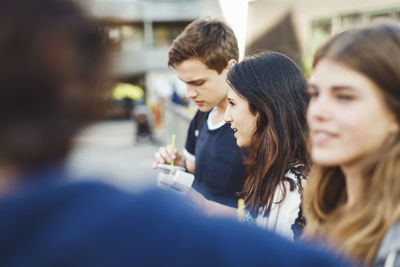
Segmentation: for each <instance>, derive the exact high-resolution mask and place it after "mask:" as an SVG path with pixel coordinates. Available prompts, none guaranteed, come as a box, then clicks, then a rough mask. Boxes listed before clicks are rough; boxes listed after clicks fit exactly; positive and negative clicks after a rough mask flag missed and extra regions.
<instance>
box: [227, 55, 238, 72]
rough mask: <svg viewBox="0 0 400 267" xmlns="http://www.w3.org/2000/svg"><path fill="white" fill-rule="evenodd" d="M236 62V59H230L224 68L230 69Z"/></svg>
mask: <svg viewBox="0 0 400 267" xmlns="http://www.w3.org/2000/svg"><path fill="white" fill-rule="evenodd" d="M236 63H237V61H236V59H233V58H232V59H230V60H229V61H228V65H227V66H226V68H227V69H228V70H230V69H231V68H232V67H233V65H235V64H236Z"/></svg>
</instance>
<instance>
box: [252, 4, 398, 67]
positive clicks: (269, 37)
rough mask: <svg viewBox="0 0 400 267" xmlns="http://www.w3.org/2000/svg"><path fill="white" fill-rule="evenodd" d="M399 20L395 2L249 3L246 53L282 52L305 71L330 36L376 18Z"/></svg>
mask: <svg viewBox="0 0 400 267" xmlns="http://www.w3.org/2000/svg"><path fill="white" fill-rule="evenodd" d="M381 18H393V19H397V20H400V1H399V0H353V1H348V0H324V1H321V0H252V1H249V3H248V22H247V35H246V54H251V53H253V52H258V51H261V50H264V49H270V50H275V51H279V52H283V53H285V54H287V55H288V56H290V57H291V58H292V59H294V60H295V61H296V62H297V63H299V64H301V65H302V66H303V68H304V69H305V71H306V72H309V69H310V65H311V61H312V56H313V54H314V52H315V50H316V49H317V48H318V47H319V46H320V45H321V44H322V43H323V42H324V41H325V40H326V39H327V38H328V37H329V36H331V35H332V34H334V33H336V32H338V31H341V30H343V29H345V28H347V27H350V26H353V25H360V24H367V23H370V22H372V21H374V20H376V19H381Z"/></svg>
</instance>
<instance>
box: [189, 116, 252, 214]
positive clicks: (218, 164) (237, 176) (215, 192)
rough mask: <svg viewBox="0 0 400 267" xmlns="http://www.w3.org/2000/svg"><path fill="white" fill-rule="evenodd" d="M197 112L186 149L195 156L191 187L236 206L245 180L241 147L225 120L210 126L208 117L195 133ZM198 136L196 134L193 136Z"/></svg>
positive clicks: (208, 196) (191, 124)
mask: <svg viewBox="0 0 400 267" xmlns="http://www.w3.org/2000/svg"><path fill="white" fill-rule="evenodd" d="M199 116H200V113H199V112H197V113H196V115H195V117H194V118H193V120H192V121H191V123H190V126H189V129H188V135H187V138H186V145H185V149H186V151H187V152H189V153H190V154H192V155H194V156H195V162H196V169H195V180H194V183H193V188H194V189H196V190H197V191H198V192H200V193H201V194H203V195H204V196H205V197H206V198H207V199H209V200H212V201H216V202H219V203H221V204H224V205H228V206H231V207H237V199H238V197H237V195H236V193H237V192H240V191H241V190H242V187H243V184H244V181H245V179H246V170H245V167H244V165H243V160H242V156H241V151H240V148H239V147H238V146H237V144H236V138H235V137H234V132H233V130H232V129H231V128H230V125H229V124H228V123H225V124H223V125H222V126H220V127H218V128H216V129H209V127H208V123H207V120H208V117H209V114H207V116H206V117H205V119H204V123H202V125H201V128H200V130H199V132H198V134H196V121H197V120H198V117H199ZM196 135H197V136H196Z"/></svg>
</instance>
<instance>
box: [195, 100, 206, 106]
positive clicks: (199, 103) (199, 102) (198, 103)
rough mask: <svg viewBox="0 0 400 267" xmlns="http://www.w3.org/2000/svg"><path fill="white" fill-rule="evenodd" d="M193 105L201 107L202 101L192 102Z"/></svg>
mask: <svg viewBox="0 0 400 267" xmlns="http://www.w3.org/2000/svg"><path fill="white" fill-rule="evenodd" d="M194 103H195V104H196V105H198V106H201V105H203V103H204V101H194Z"/></svg>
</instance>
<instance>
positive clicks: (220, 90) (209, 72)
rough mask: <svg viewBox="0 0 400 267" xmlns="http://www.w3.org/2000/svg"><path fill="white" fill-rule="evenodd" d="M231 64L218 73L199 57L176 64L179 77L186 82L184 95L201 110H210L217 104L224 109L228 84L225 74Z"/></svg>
mask: <svg viewBox="0 0 400 267" xmlns="http://www.w3.org/2000/svg"><path fill="white" fill-rule="evenodd" d="M230 65H231V64H228V66H227V67H226V68H225V69H224V70H223V71H222V72H221V73H220V74H218V72H217V71H216V70H213V69H209V68H208V67H207V66H206V65H205V64H204V63H203V62H202V61H201V60H200V59H198V58H189V59H186V60H185V61H183V62H181V63H179V64H176V65H175V69H176V71H177V74H178V77H179V79H181V80H182V81H183V82H184V83H186V86H187V88H186V96H187V97H188V98H190V99H192V100H193V101H194V103H195V104H196V105H197V106H198V107H199V109H200V110H201V111H203V112H207V111H210V110H211V109H212V108H213V107H215V106H217V107H219V108H221V109H222V110H225V108H226V105H227V100H226V97H227V93H228V89H229V86H228V84H227V82H226V74H227V72H228V71H229V68H230V67H231V66H230Z"/></svg>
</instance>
